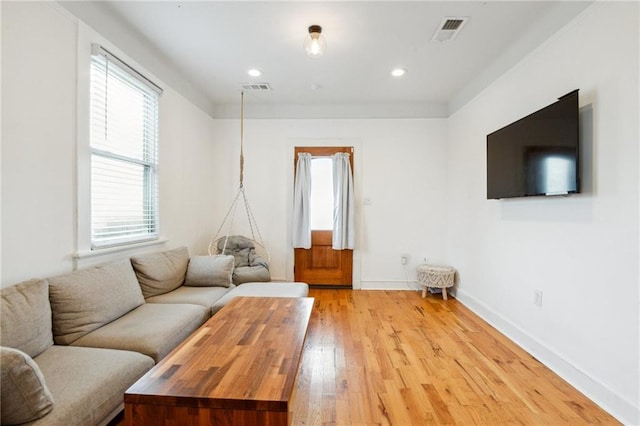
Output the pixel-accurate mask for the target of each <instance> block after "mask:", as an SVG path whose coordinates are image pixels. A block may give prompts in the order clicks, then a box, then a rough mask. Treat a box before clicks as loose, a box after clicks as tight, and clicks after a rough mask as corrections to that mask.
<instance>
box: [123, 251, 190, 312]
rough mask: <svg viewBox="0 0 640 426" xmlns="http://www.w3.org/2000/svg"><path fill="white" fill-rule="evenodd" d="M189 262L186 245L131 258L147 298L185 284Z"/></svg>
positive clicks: (143, 293)
mask: <svg viewBox="0 0 640 426" xmlns="http://www.w3.org/2000/svg"><path fill="white" fill-rule="evenodd" d="M188 264H189V251H188V250H187V248H186V247H179V248H177V249H174V250H168V251H163V252H160V253H151V254H145V255H139V256H133V257H132V258H131V265H133V269H134V270H135V271H136V276H137V277H138V281H139V282H140V288H141V289H142V295H143V296H144V297H145V299H146V298H147V297H152V296H159V295H161V294H165V293H169V292H170V291H173V290H175V289H176V288H178V287H180V286H181V285H182V284H184V277H185V275H186V274H187V265H188Z"/></svg>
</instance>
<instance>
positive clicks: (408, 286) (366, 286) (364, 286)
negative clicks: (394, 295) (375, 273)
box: [360, 281, 421, 291]
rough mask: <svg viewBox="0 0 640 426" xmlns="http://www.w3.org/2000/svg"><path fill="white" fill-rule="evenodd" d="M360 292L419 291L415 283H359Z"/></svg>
mask: <svg viewBox="0 0 640 426" xmlns="http://www.w3.org/2000/svg"><path fill="white" fill-rule="evenodd" d="M360 290H410V291H418V290H420V291H421V289H420V286H419V285H418V283H417V282H416V281H360Z"/></svg>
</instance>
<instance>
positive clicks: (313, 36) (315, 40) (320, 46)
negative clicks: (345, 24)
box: [302, 25, 327, 58]
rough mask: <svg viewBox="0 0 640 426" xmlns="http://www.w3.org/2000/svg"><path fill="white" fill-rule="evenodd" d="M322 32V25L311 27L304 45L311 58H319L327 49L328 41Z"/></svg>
mask: <svg viewBox="0 0 640 426" xmlns="http://www.w3.org/2000/svg"><path fill="white" fill-rule="evenodd" d="M321 33H322V27H321V26H320V25H311V26H310V27H309V35H308V36H307V37H305V39H304V43H303V44H302V47H304V50H305V51H306V52H307V56H309V57H310V58H319V57H320V56H322V55H324V52H325V51H326V50H327V42H326V40H325V39H324V37H323V36H322V34H321Z"/></svg>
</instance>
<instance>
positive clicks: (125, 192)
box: [90, 45, 161, 249]
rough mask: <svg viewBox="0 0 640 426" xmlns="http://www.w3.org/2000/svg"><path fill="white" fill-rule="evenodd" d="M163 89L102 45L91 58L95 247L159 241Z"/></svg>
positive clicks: (92, 195)
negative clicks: (160, 129)
mask: <svg viewBox="0 0 640 426" xmlns="http://www.w3.org/2000/svg"><path fill="white" fill-rule="evenodd" d="M160 94H161V89H160V88H159V87H157V86H156V85H155V84H153V83H152V82H150V81H149V80H147V79H146V78H145V77H144V76H142V75H141V74H139V73H138V72H137V71H135V70H134V69H133V68H131V67H129V66H128V65H127V64H126V63H124V62H122V61H121V60H119V59H118V58H117V57H115V56H114V55H112V54H111V53H109V52H108V51H107V50H105V49H104V48H102V47H101V46H98V45H94V46H93V51H92V56H91V83H90V147H91V248H92V249H98V248H106V247H113V246H118V245H124V244H131V243H136V242H142V241H148V240H154V239H157V238H158V222H159V221H158V99H159V96H160Z"/></svg>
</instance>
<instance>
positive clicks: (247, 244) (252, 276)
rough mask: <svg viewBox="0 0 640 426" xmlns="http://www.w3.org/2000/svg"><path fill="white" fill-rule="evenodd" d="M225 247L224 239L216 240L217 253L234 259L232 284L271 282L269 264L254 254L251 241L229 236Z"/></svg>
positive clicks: (253, 246)
mask: <svg viewBox="0 0 640 426" xmlns="http://www.w3.org/2000/svg"><path fill="white" fill-rule="evenodd" d="M226 243H227V246H226V248H225V247H224V244H225V238H224V237H223V238H220V239H219V240H218V244H217V248H218V253H222V250H223V248H224V254H227V255H232V256H233V257H234V259H235V268H234V270H233V283H234V284H236V285H237V284H242V283H247V282H252V281H261V282H267V281H271V274H270V273H269V263H268V262H267V261H266V260H265V259H263V258H262V257H260V256H259V255H258V254H257V253H256V248H255V244H254V243H253V240H251V239H249V238H247V237H244V236H242V235H231V236H229V238H227V239H226Z"/></svg>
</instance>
